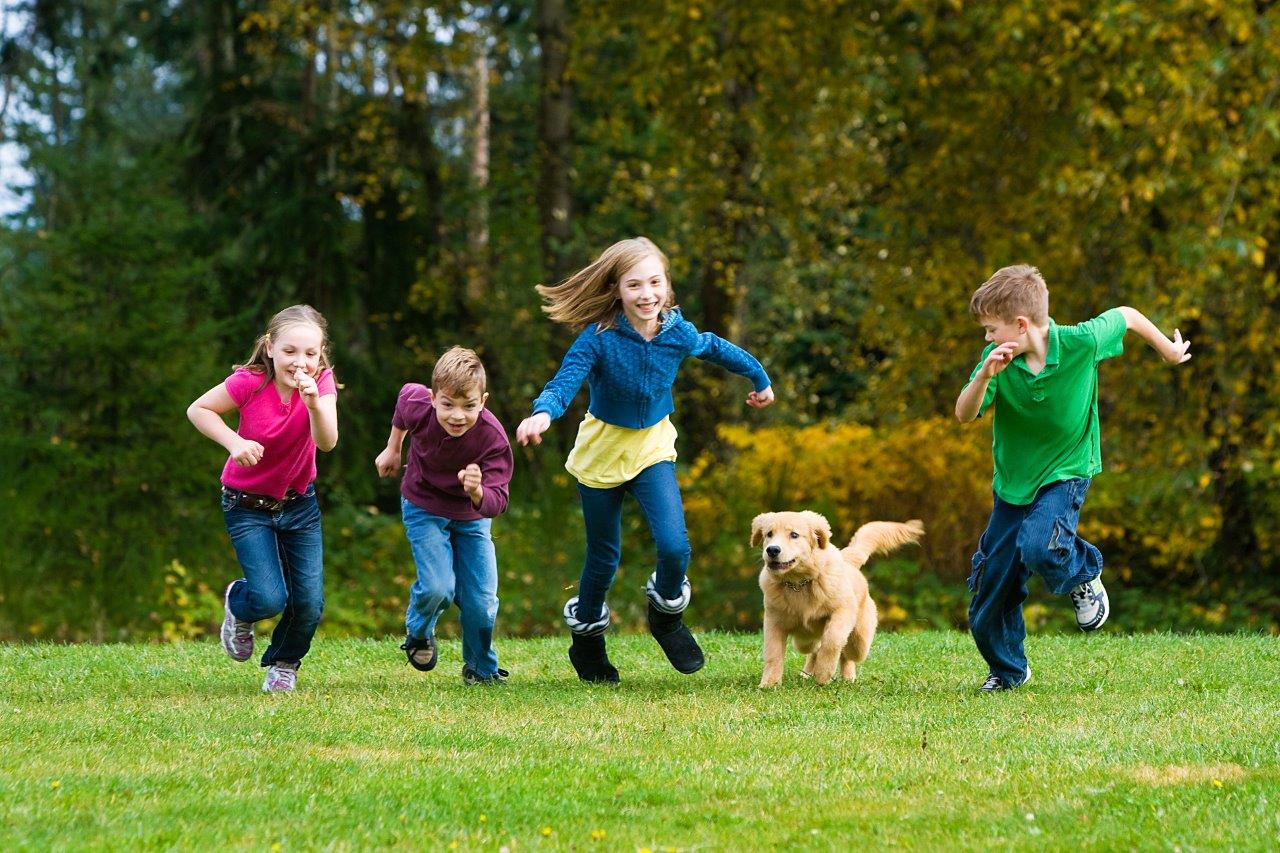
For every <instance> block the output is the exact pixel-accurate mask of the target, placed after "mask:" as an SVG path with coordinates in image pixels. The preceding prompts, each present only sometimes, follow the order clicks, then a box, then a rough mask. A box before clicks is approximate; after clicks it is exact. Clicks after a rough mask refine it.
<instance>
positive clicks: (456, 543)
mask: <svg viewBox="0 0 1280 853" xmlns="http://www.w3.org/2000/svg"><path fill="white" fill-rule="evenodd" d="M400 515H401V518H402V519H403V520H404V532H405V535H406V536H407V537H408V538H409V547H410V548H411V549H412V550H413V562H414V563H415V564H416V565H417V568H418V575H417V578H416V579H415V580H414V582H413V586H412V587H411V588H410V590H409V608H408V611H407V612H406V613H405V633H406V634H408V636H409V637H410V638H413V639H419V640H423V639H426V638H427V637H431V636H434V635H435V630H436V621H437V620H438V619H439V618H440V614H441V613H443V612H444V611H445V610H446V609H448V607H449V605H450V604H451V603H452V604H457V605H458V611H459V614H460V616H461V620H462V660H463V663H465V664H466V665H467V666H469V667H470V668H471V669H472V670H474V671H475V672H476V673H477V674H478V675H480V676H481V677H482V678H487V677H489V676H491V675H495V674H497V672H498V653H497V652H495V651H494V650H493V625H494V622H495V621H497V618H498V558H497V554H496V553H495V552H494V548H493V536H492V533H491V529H492V526H493V520H492V519H489V518H481V519H477V520H475V521H455V520H453V519H451V518H443V517H441V516H438V515H432V514H431V513H429V512H427V511H426V510H425V509H423V508H422V507H420V506H418V505H417V504H415V503H413V502H412V501H410V500H407V499H406V498H404V497H401V498H400Z"/></svg>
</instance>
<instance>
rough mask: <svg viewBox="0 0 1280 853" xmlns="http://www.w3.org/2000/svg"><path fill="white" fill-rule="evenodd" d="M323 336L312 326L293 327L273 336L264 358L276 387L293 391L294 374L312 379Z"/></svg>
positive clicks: (296, 385)
mask: <svg viewBox="0 0 1280 853" xmlns="http://www.w3.org/2000/svg"><path fill="white" fill-rule="evenodd" d="M323 348H324V332H323V331H321V330H320V327H319V326H316V325H314V324H312V323H295V324H293V325H291V326H285V327H284V328H283V329H281V330H280V331H279V332H277V333H276V334H275V335H274V336H273V337H272V339H271V341H270V342H269V343H268V344H267V358H269V359H270V360H271V366H272V369H273V370H274V371H275V381H276V385H278V386H279V387H280V388H283V389H286V390H287V389H290V388H297V387H298V381H297V379H296V378H295V377H294V374H295V373H296V372H297V371H298V370H302V371H303V372H305V373H306V374H307V375H308V376H310V377H312V378H313V379H314V378H315V377H316V376H317V375H318V374H319V373H320V355H321V352H322V351H323Z"/></svg>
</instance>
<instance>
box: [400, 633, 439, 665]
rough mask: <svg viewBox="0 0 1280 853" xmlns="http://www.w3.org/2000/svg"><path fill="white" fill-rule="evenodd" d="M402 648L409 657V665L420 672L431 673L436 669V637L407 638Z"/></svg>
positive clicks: (401, 645)
mask: <svg viewBox="0 0 1280 853" xmlns="http://www.w3.org/2000/svg"><path fill="white" fill-rule="evenodd" d="M400 648H401V649H403V650H404V653H405V655H407V656H408V658H409V665H410V666H411V667H413V668H414V669H416V670H417V671H418V672H430V671H431V670H433V669H435V668H436V657H437V652H436V638H435V637H405V638H404V642H403V643H401V644H400Z"/></svg>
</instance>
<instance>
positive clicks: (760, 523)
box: [751, 512, 773, 545]
mask: <svg viewBox="0 0 1280 853" xmlns="http://www.w3.org/2000/svg"><path fill="white" fill-rule="evenodd" d="M771 518H773V513H771V512H762V513H760V514H759V515H757V516H756V517H755V518H753V519H752V520H751V544H752V545H759V544H760V541H761V540H762V539H763V538H764V528H765V525H767V524H768V523H769V519H771Z"/></svg>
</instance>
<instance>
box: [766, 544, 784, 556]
mask: <svg viewBox="0 0 1280 853" xmlns="http://www.w3.org/2000/svg"><path fill="white" fill-rule="evenodd" d="M764 552H765V553H766V554H768V555H769V556H770V557H771V558H772V557H777V556H778V555H779V554H781V553H782V546H781V545H770V546H769V547H768V548H765V549H764Z"/></svg>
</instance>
